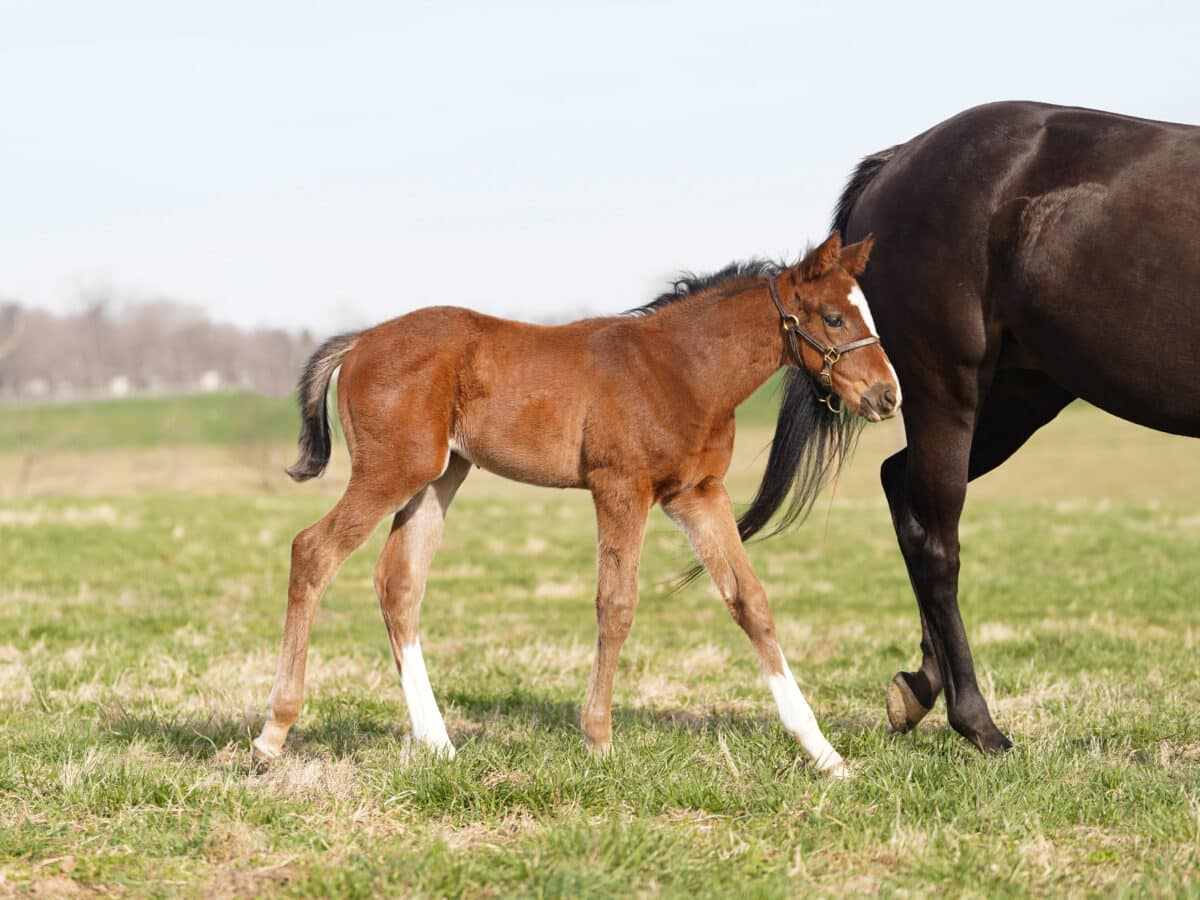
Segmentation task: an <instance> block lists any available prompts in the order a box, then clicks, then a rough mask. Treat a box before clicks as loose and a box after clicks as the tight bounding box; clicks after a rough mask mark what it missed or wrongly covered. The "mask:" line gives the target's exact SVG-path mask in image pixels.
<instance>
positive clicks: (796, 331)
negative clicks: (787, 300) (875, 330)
mask: <svg viewBox="0 0 1200 900" xmlns="http://www.w3.org/2000/svg"><path fill="white" fill-rule="evenodd" d="M768 284H769V285H770V287H771V299H772V300H773V301H775V308H776V309H777V310H779V319H780V322H781V324H782V327H783V333H784V334H785V335H787V341H788V346H789V347H791V349H792V356H793V357H795V359H796V365H798V366H800V368H802V369H803V368H805V365H804V357H803V356H801V355H800V345H799V344H797V343H796V335H800V337H802V338H803V339H804V342H805V343H806V344H808V345H809V346H810V347H812V348H813V349H814V350H816V351H817V352H818V353H820V354H821V360H822V362H823V363H824V365H823V366H822V367H821V371H820V372H818V373H817V374H816V376H815V377H816V379H817V381H818V382H819V383H820V385H821V387H822V388H824V389H825V391H826V392H827V393H826V394H825V396H824V397H822V398H820V401H819V402H820V403H823V404H825V408H826V409H828V410H829V411H830V412H831V413H833V414H834V415H837V414H839V413H841V411H842V409H843V408H844V407H843V405H842V403H841V402H840V398H838V396H837V394H835V393H834V392H833V367H834V366H835V365H837V362H838V360H839V359H841V358H842V356H843V355H844V354H846V353H849V352H850V351H851V350H858V349H859V348H860V347H869V346H871V345H872V344H878V343H879V338H877V337H875V335H871V336H869V337H865V338H859V339H858V340H857V341H850V342H849V343H847V344H839V345H838V346H836V347H834V346H832V345H830V344H824V343H822V342H821V340H820V338H818V337H817V336H816V335H814V334H813V333H812V332H810V331H808V330H806V329H805V328H804V327H803V326H801V324H800V320H799V319H798V318H797V317H796V316H794V315H792V314H791V313H790V312H788V311H787V310H786V309H784V308H783V303H781V302H780V300H779V292H778V291H777V290H776V289H775V274H774V273H773V274H772V275H771V278H770V280H769V281H768ZM835 398H837V399H838V404H837V405H836V406H834V399H835Z"/></svg>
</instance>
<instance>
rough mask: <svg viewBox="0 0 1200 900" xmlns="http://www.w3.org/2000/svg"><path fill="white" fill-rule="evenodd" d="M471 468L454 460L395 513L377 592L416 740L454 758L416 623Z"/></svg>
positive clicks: (379, 569)
mask: <svg viewBox="0 0 1200 900" xmlns="http://www.w3.org/2000/svg"><path fill="white" fill-rule="evenodd" d="M470 471H471V464H470V463H469V462H467V461H466V460H465V459H463V458H462V457H461V456H451V457H450V463H449V465H447V467H446V471H445V473H444V474H443V475H442V477H441V478H439V479H438V480H437V481H435V482H433V483H432V484H430V485H428V486H427V487H425V488H423V489H422V490H421V491H420V492H419V493H418V494H417V495H416V496H415V497H413V498H412V500H410V501H409V502H408V505H407V506H405V507H404V509H402V510H400V512H398V513H396V519H395V521H394V522H393V523H392V532H391V534H390V535H388V539H387V544H386V545H385V546H384V548H383V553H382V554H381V555H380V557H379V563H378V565H376V567H375V590H376V592H377V593H378V594H379V608H380V610H381V611H382V612H383V622H384V624H385V625H386V626H387V632H388V639H389V640H390V641H391V644H392V656H393V657H394V658H395V660H396V668H397V669H398V670H399V671H400V684H401V686H402V687H403V689H404V701H405V703H407V704H408V715H409V717H410V718H411V719H412V729H413V737H414V738H416V739H417V740H418V741H420V742H421V743H423V744H425V745H426V746H428V747H431V748H433V749H434V750H437V751H440V752H443V753H446V754H447V755H449V756H453V755H454V745H453V744H452V743H450V737H449V735H447V734H446V725H445V722H443V721H442V714H441V712H440V711H439V710H438V706H437V701H436V700H435V699H434V696H433V687H432V686H431V685H430V684H429V676H428V675H427V674H426V671H425V660H424V658H423V657H422V656H421V641H420V638H419V637H418V634H417V621H418V617H419V616H420V613H421V598H422V597H423V596H424V594H425V579H426V576H427V575H428V573H429V565H430V563H431V562H432V561H433V555H434V553H436V552H437V547H438V544H439V543H440V541H441V538H442V525H443V523H444V522H445V518H446V510H447V508H448V507H449V506H450V501H451V500H453V499H454V494H455V492H456V491H457V490H458V487H459V485H461V484H462V482H463V479H464V478H466V477H467V473H468V472H470Z"/></svg>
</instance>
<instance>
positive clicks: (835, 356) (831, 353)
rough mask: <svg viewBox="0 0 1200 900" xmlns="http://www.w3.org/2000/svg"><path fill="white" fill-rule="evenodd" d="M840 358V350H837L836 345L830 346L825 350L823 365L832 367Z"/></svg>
mask: <svg viewBox="0 0 1200 900" xmlns="http://www.w3.org/2000/svg"><path fill="white" fill-rule="evenodd" d="M841 358H842V351H841V350H839V349H838V348H837V347H830V348H829V349H828V350H826V351H825V356H824V359H825V365H827V366H829V367H830V368H833V367H834V366H835V365H837V361H838V360H839V359H841Z"/></svg>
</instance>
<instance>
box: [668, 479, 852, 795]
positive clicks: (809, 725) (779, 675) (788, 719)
mask: <svg viewBox="0 0 1200 900" xmlns="http://www.w3.org/2000/svg"><path fill="white" fill-rule="evenodd" d="M663 509H664V510H666V513H667V515H668V516H670V517H671V520H672V521H673V522H675V524H676V525H678V526H679V527H680V529H682V530H683V532H684V534H686V535H687V536H688V539H689V540H690V541H691V543H692V547H693V548H694V549H695V551H696V555H697V556H698V557H699V558H700V561H701V562H702V563H703V564H704V568H705V569H707V570H708V573H709V575H711V576H712V579H713V581H714V582H715V583H716V585H717V589H718V590H719V591H720V592H721V598H722V599H723V600H724V601H725V605H726V606H727V607H729V612H730V613H731V614H732V615H733V618H734V621H736V622H737V623H738V625H740V626H741V627H742V630H743V631H745V632H746V635H747V636H748V637H749V638H750V642H751V643H752V644H753V645H754V649H755V651H756V652H757V653H758V658H759V661H760V662H761V663H762V667H763V671H764V672H765V673H766V676H767V685H768V687H770V689H771V694H772V695H773V696H774V697H775V704H776V706H778V708H779V718H780V719H781V720H782V722H783V727H784V728H786V729H787V730H788V732H789V733H790V734H791V735H792V736H793V737H794V738H796V740H797V741H799V742H800V745H801V746H802V747H803V748H804V750H805V752H806V753H808V755H809V757H810V758H811V759H812V761H813V763H814V764H815V765H816V767H817V768H818V769H819V770H820V771H822V772H828V773H830V774H832V775H835V776H839V777H840V776H845V775H847V774H848V772H847V769H846V764H845V762H844V761H843V760H842V757H841V755H840V754H839V753H838V752H837V751H836V750H834V749H833V747H832V746H831V745H830V743H829V741H827V740H826V739H825V735H824V734H822V733H821V727H820V726H819V725H818V724H817V717H816V716H815V715H814V714H813V711H812V709H811V708H810V707H809V705H808V701H807V700H805V699H804V694H803V693H802V692H801V691H800V686H799V685H798V684H796V678H795V676H793V675H792V670H791V669H790V668H788V664H787V660H786V659H784V656H783V651H782V650H781V649H780V647H779V642H778V641H777V640H776V639H775V621H774V619H773V618H772V616H771V607H770V604H768V602H767V594H766V591H764V590H763V586H762V582H760V581H759V580H758V576H756V575H755V574H754V570H753V569H752V568H751V567H750V559H749V557H747V556H746V549H745V547H743V546H742V540H741V538H740V537H739V536H738V532H737V521H736V520H735V519H734V515H733V505H732V504H731V503H730V501H729V494H728V493H726V491H725V485H724V484H722V483H721V482H720V481H719V480H717V479H715V478H709V479H707V480H705V481H703V482H701V483H700V484H699V485H697V486H696V487H694V488H691V489H690V490H687V491H684V492H683V493H681V494H678V495H676V496H675V497H672V498H671V499H670V500H669V501H668V502H666V503H664V504H663Z"/></svg>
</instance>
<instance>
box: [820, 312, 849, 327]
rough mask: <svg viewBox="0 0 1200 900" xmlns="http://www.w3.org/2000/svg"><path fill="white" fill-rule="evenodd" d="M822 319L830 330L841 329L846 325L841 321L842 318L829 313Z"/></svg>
mask: <svg viewBox="0 0 1200 900" xmlns="http://www.w3.org/2000/svg"><path fill="white" fill-rule="evenodd" d="M822 318H823V319H824V320H825V324H826V325H828V326H829V327H830V328H841V327H842V326H843V325H845V324H846V323H845V322H844V321H843V320H842V317H841V316H839V315H838V314H837V313H830V314H829V315H827V316H822Z"/></svg>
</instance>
